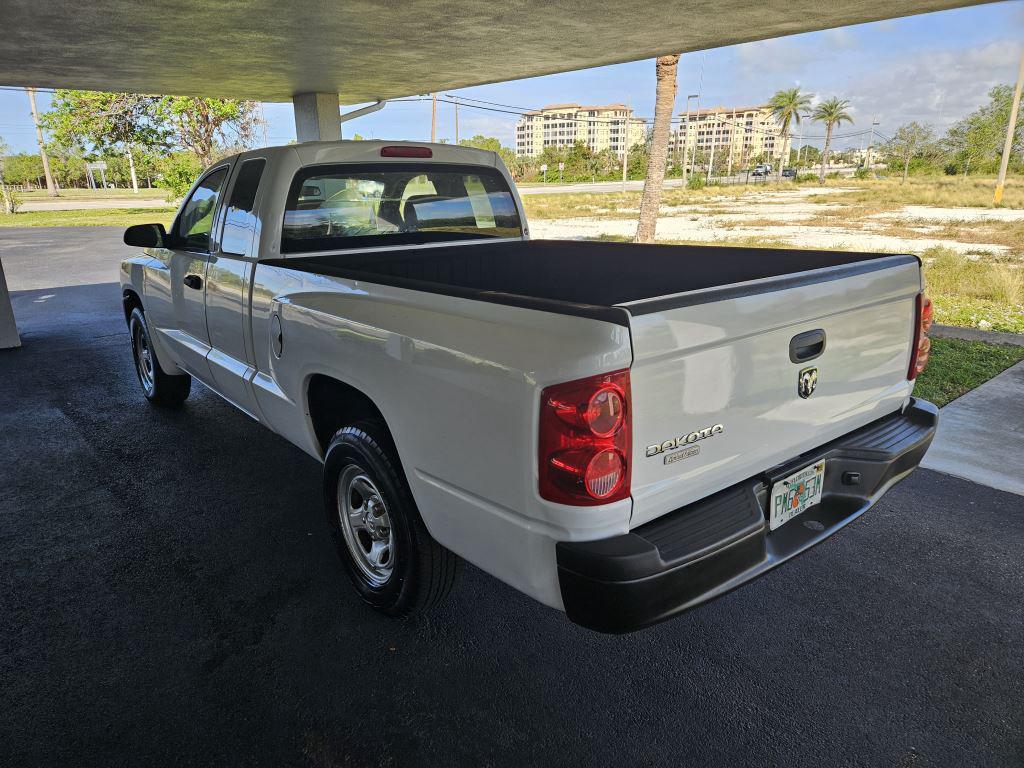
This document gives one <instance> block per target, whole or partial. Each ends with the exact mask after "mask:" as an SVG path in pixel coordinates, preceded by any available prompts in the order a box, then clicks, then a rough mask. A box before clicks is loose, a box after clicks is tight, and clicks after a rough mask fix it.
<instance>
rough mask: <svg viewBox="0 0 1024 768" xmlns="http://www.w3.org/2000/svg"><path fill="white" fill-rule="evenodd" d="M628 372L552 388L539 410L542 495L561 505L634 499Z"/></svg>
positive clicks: (619, 372)
mask: <svg viewBox="0 0 1024 768" xmlns="http://www.w3.org/2000/svg"><path fill="white" fill-rule="evenodd" d="M630 431H631V430H630V423H629V371H628V370H626V371H616V372H615V373H608V374H602V375H600V376H592V377H590V378H587V379H579V380H578V381H570V382H567V383H565V384H556V385H555V386H551V387H547V388H546V389H545V390H544V391H543V392H542V393H541V404H540V453H539V469H540V487H539V490H540V495H541V496H542V497H543V498H545V499H548V500H549V501H555V502H558V503H560V504H574V505H577V506H587V505H594V504H607V503H609V502H612V501H618V500H620V499H624V498H627V497H628V496H629V466H630V464H629V462H630V459H629V455H630V453H629V452H630V440H631V436H630Z"/></svg>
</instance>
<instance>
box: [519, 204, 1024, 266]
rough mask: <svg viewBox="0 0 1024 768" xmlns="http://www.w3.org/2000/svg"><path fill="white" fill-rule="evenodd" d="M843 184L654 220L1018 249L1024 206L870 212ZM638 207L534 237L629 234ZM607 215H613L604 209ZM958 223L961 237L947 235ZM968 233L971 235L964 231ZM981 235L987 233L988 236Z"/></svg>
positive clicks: (672, 225) (675, 226)
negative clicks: (853, 201)
mask: <svg viewBox="0 0 1024 768" xmlns="http://www.w3.org/2000/svg"><path fill="white" fill-rule="evenodd" d="M855 191H856V190H855V189H853V188H848V187H803V188H797V189H793V190H788V191H771V192H752V193H750V194H749V195H746V196H743V197H735V196H721V197H711V198H709V199H707V200H706V201H702V202H700V203H697V204H693V205H668V206H665V207H663V208H662V215H661V217H660V218H659V219H658V239H659V240H665V241H670V242H677V241H688V242H706V243H716V242H718V243H725V242H728V243H733V242H735V241H742V242H749V243H751V244H755V243H756V241H769V243H771V244H777V245H787V246H793V247H798V248H831V249H840V250H863V251H893V252H909V253H916V254H920V253H922V252H924V251H926V250H928V249H929V248H936V247H944V248H949V249H950V250H952V251H954V252H956V253H962V254H983V253H987V254H993V255H1008V254H1010V253H1014V254H1015V255H1017V254H1019V253H1020V252H1021V251H1022V250H1024V241H1022V242H1018V243H1017V245H1016V247H1014V245H1013V243H1012V242H1008V241H1007V237H1006V235H1007V234H1008V232H1007V230H1010V233H1012V234H1014V236H1015V237H1019V236H1020V233H1019V232H1014V231H1013V230H1016V229H1017V227H1014V225H1024V210H1015V209H1006V208H991V209H990V208H966V207H964V208H960V207H957V208H937V207H930V206H924V205H908V206H902V207H899V208H896V209H894V210H882V211H872V210H870V208H869V207H866V206H860V205H854V206H850V205H845V204H844V202H843V197H844V195H847V194H849V193H852V192H855ZM638 212H639V211H638V209H636V208H630V207H622V208H616V209H615V210H614V211H612V210H610V209H600V208H598V209H596V210H594V211H593V213H594V214H597V215H588V216H575V217H569V218H560V219H554V220H552V219H547V220H545V219H541V220H536V219H534V220H533V221H532V222H531V230H532V234H533V236H534V237H542V238H591V237H632V236H633V234H634V233H635V231H636V215H637V213H638ZM609 214H612V215H609ZM950 225H959V228H960V229H961V230H962V231H963V239H958V238H957V236H956V235H954V236H953V237H950V236H949V233H948V229H949V227H950ZM968 233H969V236H968ZM986 234H988V235H990V237H988V238H986Z"/></svg>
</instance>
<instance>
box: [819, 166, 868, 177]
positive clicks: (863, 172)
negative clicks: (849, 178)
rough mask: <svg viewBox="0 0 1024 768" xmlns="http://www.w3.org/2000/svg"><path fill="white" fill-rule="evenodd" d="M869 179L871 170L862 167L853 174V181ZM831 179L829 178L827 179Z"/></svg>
mask: <svg viewBox="0 0 1024 768" xmlns="http://www.w3.org/2000/svg"><path fill="white" fill-rule="evenodd" d="M870 177H871V170H870V169H868V168H865V167H864V166H863V165H862V166H861V167H860V168H858V169H857V170H856V171H854V172H853V178H855V179H868V178H870ZM829 178H831V176H830V177H829Z"/></svg>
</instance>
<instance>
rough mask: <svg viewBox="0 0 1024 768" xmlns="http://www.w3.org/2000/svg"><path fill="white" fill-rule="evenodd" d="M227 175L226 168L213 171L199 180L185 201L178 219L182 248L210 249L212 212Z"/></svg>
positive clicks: (215, 208)
mask: <svg viewBox="0 0 1024 768" xmlns="http://www.w3.org/2000/svg"><path fill="white" fill-rule="evenodd" d="M227 175H228V169H227V168H221V169H219V170H217V171H214V172H213V173H211V174H210V175H209V176H207V177H206V178H205V179H203V180H202V181H201V182H199V186H198V187H196V188H195V190H194V191H193V192H192V196H191V197H190V198H189V199H188V202H187V203H185V207H184V208H183V209H182V210H181V218H179V219H178V237H179V238H180V240H181V243H182V246H183V247H184V248H186V249H188V250H195V251H208V250H209V249H210V232H212V231H213V214H214V213H215V212H216V210H217V198H218V197H219V196H220V191H221V188H222V187H223V186H224V179H226V178H227Z"/></svg>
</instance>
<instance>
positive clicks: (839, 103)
mask: <svg viewBox="0 0 1024 768" xmlns="http://www.w3.org/2000/svg"><path fill="white" fill-rule="evenodd" d="M849 108H850V102H849V101H847V100H846V99H839V98H835V97H833V98H831V99H828V100H826V101H823V102H821V103H820V104H819V105H818V106H816V107H815V108H814V112H812V113H811V118H812V119H813V120H814V121H815V122H816V123H824V124H825V149H824V150H822V153H821V173H820V174H819V175H818V181H819V182H820V183H822V184H824V183H825V167H826V166H827V165H828V153H829V148H830V146H831V144H832V129H833V128H835V127H836V126H837V125H841V124H842V123H844V122H846V123H851V124H852V123H853V118H852V117H851V116H850V113H849V112H848V111H847V110H848V109H849Z"/></svg>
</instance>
